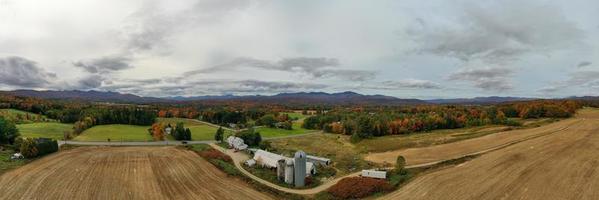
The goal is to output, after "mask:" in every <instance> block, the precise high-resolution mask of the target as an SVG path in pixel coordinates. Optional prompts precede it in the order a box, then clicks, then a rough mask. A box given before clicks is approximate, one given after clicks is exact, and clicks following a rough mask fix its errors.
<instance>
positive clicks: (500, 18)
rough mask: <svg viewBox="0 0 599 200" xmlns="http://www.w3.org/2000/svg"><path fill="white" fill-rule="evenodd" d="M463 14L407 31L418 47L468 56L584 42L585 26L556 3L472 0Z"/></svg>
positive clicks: (501, 58)
mask: <svg viewBox="0 0 599 200" xmlns="http://www.w3.org/2000/svg"><path fill="white" fill-rule="evenodd" d="M460 11H462V12H461V13H463V16H460V17H458V18H457V19H458V20H456V21H455V23H451V25H446V26H429V25H428V24H424V23H422V22H417V24H420V28H415V29H412V30H409V31H408V33H409V35H411V36H412V37H413V38H414V39H415V40H416V41H417V42H418V43H419V48H418V50H419V52H421V53H431V54H434V55H439V56H449V57H455V58H458V59H460V60H464V61H468V60H472V59H483V60H485V61H487V62H495V63H502V62H509V61H512V60H514V59H518V58H520V57H521V56H522V55H524V54H528V53H540V54H543V53H548V52H551V51H553V50H557V49H563V48H565V47H572V46H575V45H576V44H577V43H580V38H582V36H583V32H582V31H581V30H580V29H578V28H577V26H576V24H575V23H573V22H571V21H569V20H568V19H567V18H566V17H565V16H564V15H562V13H561V12H560V10H559V9H558V8H557V7H553V6H548V5H538V4H535V3H533V2H530V1H526V2H522V1H510V2H503V1H502V2H496V3H489V2H487V3H486V4H485V3H481V2H476V3H468V4H464V6H463V7H462V9H461V10H460Z"/></svg>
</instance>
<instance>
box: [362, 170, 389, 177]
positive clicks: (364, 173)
mask: <svg viewBox="0 0 599 200" xmlns="http://www.w3.org/2000/svg"><path fill="white" fill-rule="evenodd" d="M362 177H369V178H378V179H386V178H387V172H386V171H377V170H362Z"/></svg>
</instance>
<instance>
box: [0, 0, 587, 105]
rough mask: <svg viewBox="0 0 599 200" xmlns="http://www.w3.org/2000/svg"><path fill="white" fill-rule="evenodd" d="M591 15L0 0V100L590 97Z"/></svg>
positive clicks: (544, 7)
mask: <svg viewBox="0 0 599 200" xmlns="http://www.w3.org/2000/svg"><path fill="white" fill-rule="evenodd" d="M423 2H424V3H423ZM597 10H599V1H593V0H588V1H558V0H555V1H534V0H533V1H518V0H506V1H503V0H502V1H480V0H471V1H460V0H458V1H445V0H436V1H418V0H414V1H402V0H392V1H391V0H390V1H382V0H381V1H347V0H339V1H321V0H313V1H310V0H304V1H261V0H248V1H246V0H227V1H223V0H177V1H166V0H127V1H122V0H69V1H66V0H52V1H39V0H0V90H12V89H42V90H49V89H50V90H72V89H78V90H92V89H93V90H102V91H118V92H123V93H133V94H138V95H143V96H175V95H182V96H195V95H221V94H238V95H249V94H267V95H268V94H276V93H280V92H297V91H324V92H341V91H348V90H351V91H356V92H360V93H365V94H385V95H391V96H396V97H402V98H425V99H427V98H453V97H475V96H490V95H499V96H526V97H565V96H572V95H597V94H599V51H597V49H598V48H599V21H597V19H599V12H597Z"/></svg>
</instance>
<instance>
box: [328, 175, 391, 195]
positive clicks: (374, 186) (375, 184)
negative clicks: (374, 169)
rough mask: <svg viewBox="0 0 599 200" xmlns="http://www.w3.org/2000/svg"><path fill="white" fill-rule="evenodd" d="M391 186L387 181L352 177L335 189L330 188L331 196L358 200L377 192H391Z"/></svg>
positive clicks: (342, 181)
mask: <svg viewBox="0 0 599 200" xmlns="http://www.w3.org/2000/svg"><path fill="white" fill-rule="evenodd" d="M392 189H393V186H391V185H390V184H389V183H387V181H385V180H380V179H374V178H366V177H350V178H344V179H342V180H341V181H339V183H337V184H335V185H334V186H333V187H331V188H329V190H328V191H329V193H331V195H333V196H335V197H337V198H340V199H357V198H364V197H367V196H370V195H372V194H374V193H377V192H386V191H391V190H392Z"/></svg>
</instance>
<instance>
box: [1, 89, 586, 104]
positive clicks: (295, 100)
mask: <svg viewBox="0 0 599 200" xmlns="http://www.w3.org/2000/svg"><path fill="white" fill-rule="evenodd" d="M0 94H9V95H14V96H25V97H37V98H42V99H67V100H83V101H95V102H115V103H176V102H179V103H181V102H196V103H216V104H218V103H227V102H240V103H241V102H245V103H263V104H287V105H357V104H361V105H416V104H495V103H504V102H513V101H528V100H534V98H522V97H497V96H491V97H476V98H457V99H432V100H419V99H402V98H397V97H392V96H384V95H364V94H358V93H355V92H350V91H347V92H340V93H325V92H297V93H281V94H276V95H272V96H265V95H249V96H236V95H222V96H194V97H182V96H175V97H165V98H157V97H141V96H137V95H133V94H122V93H118V92H103V91H94V90H91V91H79V90H66V91H55V90H47V91H37V90H14V91H4V92H0ZM589 98H597V97H570V98H568V99H589Z"/></svg>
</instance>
